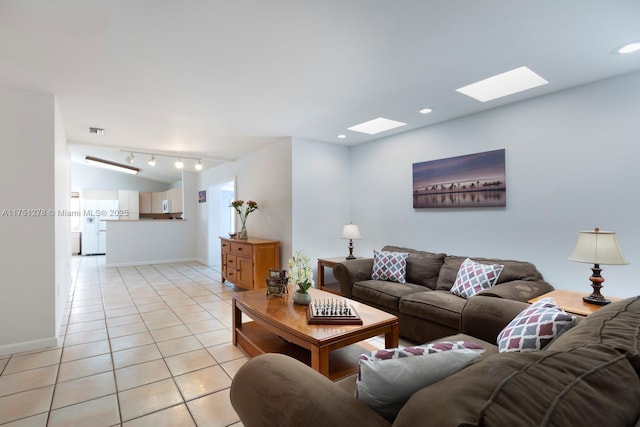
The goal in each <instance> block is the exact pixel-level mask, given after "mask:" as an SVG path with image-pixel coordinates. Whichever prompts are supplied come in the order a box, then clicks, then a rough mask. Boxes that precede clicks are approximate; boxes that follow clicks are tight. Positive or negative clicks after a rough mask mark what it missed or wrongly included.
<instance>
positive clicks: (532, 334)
mask: <svg viewBox="0 0 640 427" xmlns="http://www.w3.org/2000/svg"><path fill="white" fill-rule="evenodd" d="M575 323H576V317H575V316H573V315H570V314H567V313H565V311H564V310H562V309H561V308H560V307H558V305H557V304H556V302H555V300H554V299H553V298H543V299H541V300H539V301H536V302H534V303H533V304H531V306H529V307H527V308H526V309H524V310H523V311H522V312H521V313H520V314H518V315H517V316H516V317H515V318H514V319H513V320H512V321H511V322H510V323H509V324H508V325H507V326H505V328H504V329H503V330H502V331H501V332H500V334H499V335H498V351H499V352H500V353H507V352H517V351H521V352H527V351H538V350H542V349H543V348H544V347H545V346H546V345H547V344H549V342H551V341H552V340H553V339H554V338H555V337H556V336H558V335H560V334H561V333H562V332H563V331H566V330H567V329H569V328H571V327H572V326H573V325H575Z"/></svg>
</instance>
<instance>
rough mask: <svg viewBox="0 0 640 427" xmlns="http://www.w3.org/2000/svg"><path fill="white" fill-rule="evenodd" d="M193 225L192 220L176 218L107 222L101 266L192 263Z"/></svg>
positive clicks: (193, 256) (193, 255)
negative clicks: (103, 258)
mask: <svg viewBox="0 0 640 427" xmlns="http://www.w3.org/2000/svg"><path fill="white" fill-rule="evenodd" d="M196 225H197V224H196V222H195V221H185V220H178V219H173V220H170V219H140V220H137V221H136V220H133V221H131V220H124V221H109V223H108V224H107V251H106V253H107V255H106V262H105V264H106V265H107V266H108V267H112V266H125V265H138V264H154V263H166V262H181V261H191V260H194V259H195V258H196V248H195V244H194V243H193V236H194V235H195V227H196ZM190 236H191V237H190Z"/></svg>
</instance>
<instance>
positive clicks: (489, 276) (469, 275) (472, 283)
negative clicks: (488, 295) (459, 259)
mask: <svg viewBox="0 0 640 427" xmlns="http://www.w3.org/2000/svg"><path fill="white" fill-rule="evenodd" d="M503 269H504V265H500V264H491V265H486V264H480V263H477V262H475V261H472V260H470V259H469V258H467V259H465V260H464V262H463V263H462V265H460V269H459V270H458V274H457V276H456V281H455V282H454V284H453V287H451V291H450V292H451V293H452V294H454V295H457V296H459V297H462V298H471V297H472V296H474V295H475V294H477V293H478V292H480V291H482V290H485V289H488V288H490V287H491V286H493V285H495V284H496V282H497V281H498V277H500V273H502V270H503Z"/></svg>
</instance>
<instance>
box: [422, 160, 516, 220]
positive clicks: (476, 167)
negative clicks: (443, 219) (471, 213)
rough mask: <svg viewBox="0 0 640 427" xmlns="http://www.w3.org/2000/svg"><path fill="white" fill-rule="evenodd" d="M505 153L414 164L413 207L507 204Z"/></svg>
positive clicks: (497, 205)
mask: <svg viewBox="0 0 640 427" xmlns="http://www.w3.org/2000/svg"><path fill="white" fill-rule="evenodd" d="M504 154H505V150H504V149H501V150H494V151H486V152H484V153H476V154H468V155H465V156H458V157H450V158H447V159H440V160H431V161H427V162H421V163H414V164H413V207H414V208H473V207H477V208H494V207H505V206H506V205H507V184H506V178H505V176H506V175H505V155H504Z"/></svg>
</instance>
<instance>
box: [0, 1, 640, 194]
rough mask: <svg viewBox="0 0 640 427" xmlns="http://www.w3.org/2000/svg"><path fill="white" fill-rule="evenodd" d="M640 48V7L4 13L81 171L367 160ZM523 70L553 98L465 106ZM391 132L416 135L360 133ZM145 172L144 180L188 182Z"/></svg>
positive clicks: (584, 76) (306, 5)
mask: <svg viewBox="0 0 640 427" xmlns="http://www.w3.org/2000/svg"><path fill="white" fill-rule="evenodd" d="M639 39H640V1H638V0H606V1H605V0H563V1H558V0H537V1H513V0H485V1H477V0H447V1H444V0H413V1H412V0H396V1H389V0H347V1H345V0H322V1H320V0H315V1H314V0H271V1H267V0H236V1H229V0H224V1H222V0H185V1H175V0H56V1H51V0H0V85H3V86H12V87H20V88H26V89H33V90H38V91H45V92H49V93H52V94H55V95H56V97H57V100H58V103H59V106H60V111H61V114H62V118H63V121H64V125H65V130H66V133H67V137H68V139H69V141H70V143H71V144H72V145H73V146H72V151H73V155H74V159H80V160H79V161H81V159H83V158H84V155H85V154H90V151H92V150H93V151H94V152H96V151H97V152H100V153H101V155H102V156H103V157H105V158H110V159H111V160H115V161H118V162H124V158H125V157H126V155H127V154H126V153H122V152H120V149H133V150H140V151H161V152H164V153H179V154H183V155H189V156H192V157H203V163H204V164H205V167H211V166H213V165H216V164H219V162H216V161H215V159H236V158H238V157H239V156H242V155H243V154H246V153H247V152H250V151H253V150H256V149H259V148H261V147H264V146H266V145H268V144H272V143H274V142H276V141H278V140H280V139H281V138H283V137H287V136H296V137H301V138H308V139H314V140H319V141H327V142H334V143H337V144H349V145H351V144H359V143H363V142H367V141H371V140H373V139H376V138H380V137H384V136H388V135H391V134H394V133H399V132H404V131H407V130H410V129H414V128H418V127H422V126H428V125H431V124H434V123H438V122H441V121H444V120H449V119H452V118H456V117H461V116H464V115H468V114H472V113H475V112H478V111H481V110H485V109H490V108H494V107H496V106H499V105H504V104H507V103H511V102H515V101H519V100H523V99H526V98H530V97H534V96H539V95H542V94H546V93H550V92H554V91H558V90H562V89H565V88H568V87H572V86H576V85H580V84H583V83H587V82H591V81H595V80H599V79H602V78H606V77H610V76H614V75H618V74H623V73H627V72H630V71H633V70H638V69H640V53H636V54H631V55H626V56H623V55H617V54H613V53H612V50H613V49H614V48H615V47H618V46H620V45H622V44H624V43H626V42H629V41H633V40H639ZM523 65H526V66H528V67H529V68H531V69H532V70H534V71H535V72H537V73H538V74H540V75H541V76H542V77H544V78H545V79H547V80H548V81H549V82H550V83H549V84H548V85H545V86H542V87H538V88H535V89H531V90H529V91H526V92H523V93H520V94H516V95H511V96H508V97H505V98H502V99H498V100H494V101H490V102H486V103H480V102H478V101H475V100H473V99H471V98H468V97H466V96H464V95H461V94H460V93H457V92H455V89H456V88H459V87H461V86H464V85H467V84H469V83H472V82H475V81H477V80H480V79H483V78H486V77H489V76H492V75H494V74H497V73H501V72H504V71H508V70H510V69H513V68H516V67H520V66H523ZM630 90H638V88H630ZM423 107H432V108H433V109H434V111H433V113H431V114H429V115H420V114H418V113H417V110H419V109H420V108H423ZM380 116H382V117H386V118H389V119H393V120H399V121H403V122H407V123H408V125H407V126H404V127H401V128H398V129H395V130H392V131H388V132H384V133H382V134H378V135H376V136H368V135H365V134H359V133H356V132H352V131H348V130H347V128H348V127H350V126H352V125H354V124H357V123H360V122H363V121H366V120H370V119H373V118H376V117H380ZM90 126H96V127H101V128H105V129H106V133H105V135H103V136H97V135H93V134H90V133H89V127H90ZM338 134H346V135H347V138H346V139H344V140H338V139H337V135H338ZM91 146H97V147H91ZM207 159H211V160H207ZM140 160H143V159H142V158H140ZM144 160H145V161H144V162H142V161H141V162H139V163H137V164H136V166H138V167H142V168H143V171H142V173H141V176H146V177H149V178H153V179H158V180H164V181H166V182H172V181H175V180H177V179H179V174H175V172H173V171H172V166H171V165H170V163H171V162H169V161H167V162H166V163H167V165H168V166H167V167H166V168H164V169H166V170H167V171H169V172H170V174H169V175H166V173H164V174H163V173H160V172H158V171H159V170H160V168H159V167H157V168H158V169H157V170H156V173H155V174H153V171H151V170H150V169H151V168H150V167H148V166H147V165H146V159H144ZM159 166H160V165H159ZM172 174H173V175H172Z"/></svg>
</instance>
